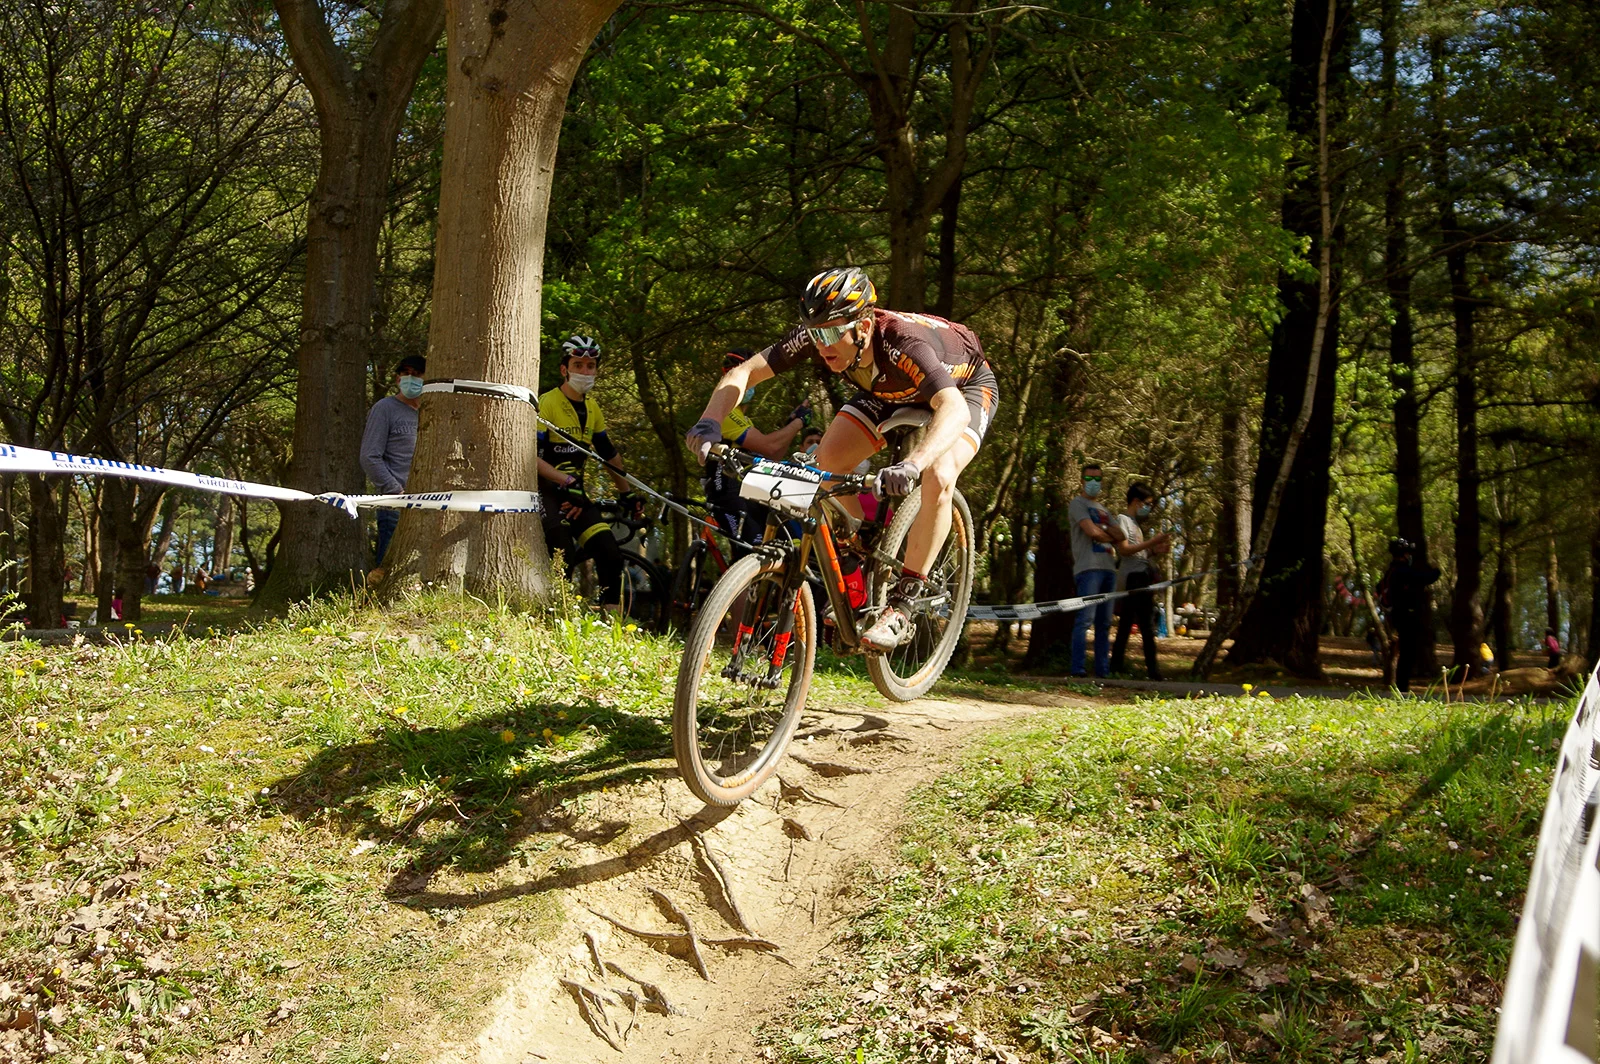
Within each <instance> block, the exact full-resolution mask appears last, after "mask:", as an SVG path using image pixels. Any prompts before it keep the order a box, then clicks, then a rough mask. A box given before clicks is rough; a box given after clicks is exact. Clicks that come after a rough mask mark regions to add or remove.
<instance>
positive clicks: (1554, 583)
mask: <svg viewBox="0 0 1600 1064" xmlns="http://www.w3.org/2000/svg"><path fill="white" fill-rule="evenodd" d="M1544 623H1545V626H1546V627H1547V628H1549V629H1550V630H1551V631H1552V632H1554V633H1556V638H1557V639H1561V565H1560V562H1559V561H1558V560H1557V557H1556V534H1555V532H1554V531H1551V533H1550V535H1549V537H1548V538H1547V539H1546V540H1545V552H1544ZM1562 645H1563V646H1565V645H1566V640H1562Z"/></svg>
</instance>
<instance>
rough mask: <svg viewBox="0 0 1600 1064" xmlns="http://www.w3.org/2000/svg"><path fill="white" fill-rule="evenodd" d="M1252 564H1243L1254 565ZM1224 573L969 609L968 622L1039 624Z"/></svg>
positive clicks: (1186, 576)
mask: <svg viewBox="0 0 1600 1064" xmlns="http://www.w3.org/2000/svg"><path fill="white" fill-rule="evenodd" d="M1251 561H1253V559H1252V560H1250V561H1245V562H1242V563H1240V564H1241V565H1250V564H1251ZM1220 572H1222V568H1221V567H1219V568H1216V569H1207V570H1206V571H1205V572H1203V573H1185V574H1184V575H1183V576H1177V577H1173V578H1172V579H1171V580H1163V581H1161V582H1160V583H1157V584H1151V585H1149V586H1148V587H1139V588H1134V589H1133V590H1132V591H1107V592H1104V593H1103V594H1099V595H1079V596H1077V597H1076V598H1064V599H1052V600H1051V601H1049V602H1019V603H1017V604H1016V605H1015V606H968V607H967V620H969V621H1036V620H1038V619H1039V618H1040V617H1043V616H1045V615H1046V614H1049V613H1076V612H1077V611H1078V610H1082V609H1088V608H1089V607H1090V606H1098V605H1099V604H1100V603H1102V602H1110V601H1112V600H1113V599H1120V598H1127V597H1128V596H1129V595H1137V594H1140V593H1141V592H1146V591H1164V590H1166V589H1167V588H1169V587H1176V586H1177V585H1179V584H1182V583H1186V582H1188V581H1190V580H1199V579H1200V578H1201V577H1204V576H1211V575H1212V574H1214V573H1220Z"/></svg>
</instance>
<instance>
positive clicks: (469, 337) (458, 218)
mask: <svg viewBox="0 0 1600 1064" xmlns="http://www.w3.org/2000/svg"><path fill="white" fill-rule="evenodd" d="M617 4H618V0H565V2H562V0H530V2H527V3H523V4H517V5H513V6H510V7H507V6H504V4H503V2H502V0H450V3H449V5H448V14H449V32H448V38H449V42H450V51H449V71H450V73H449V80H448V81H447V82H446V85H445V99H446V103H447V106H448V108H449V118H448V120H447V121H446V122H445V136H444V170H443V175H442V180H441V183H440V193H439V237H438V250H437V254H436V261H437V264H438V265H437V267H436V269H435V272H434V283H433V317H432V321H431V325H430V331H429V336H428V350H429V359H430V362H429V366H428V372H429V375H430V376H434V377H465V378H471V379H476V380H487V381H496V382H499V383H504V384H516V385H521V386H523V387H527V388H535V387H537V385H538V381H539V305H540V295H541V290H542V283H543V270H544V244H545V220H546V218H545V215H546V208H547V207H548V205H549V201H550V185H551V173H552V171H553V170H554V168H555V158H556V145H557V143H558V141H559V139H560V136H561V119H562V115H563V113H564V112H565V109H566V102H567V92H568V90H569V89H570V88H571V87H572V79H573V77H574V75H576V73H577V70H578V65H579V63H580V62H581V61H582V59H583V55H584V52H585V51H586V50H587V48H588V46H589V42H590V41H592V40H594V36H595V34H596V33H598V32H599V30H600V27H601V26H603V25H604V24H605V20H606V19H607V18H608V17H610V15H611V13H612V12H613V11H614V10H615V9H616V7H617ZM534 433H535V421H534V412H533V409H532V408H531V407H529V406H528V405H527V404H525V403H519V402H510V401H505V400H494V399H485V398H482V397H479V396H469V395H455V394H449V393H445V394H439V393H430V394H428V395H426V396H425V397H424V398H423V402H422V416H421V420H420V424H419V426H418V431H417V451H416V456H415V459H414V461H413V464H412V467H411V481H410V484H409V486H410V487H412V488H413V489H415V490H419V491H442V490H450V489H457V488H531V487H533V486H534V485H535V484H536V483H537V478H538V473H537V468H536V465H535V440H534ZM389 551H390V562H389V564H387V565H386V566H385V567H386V568H387V569H388V570H389V577H388V579H386V580H385V582H384V585H383V586H384V588H385V589H386V593H390V594H393V593H394V592H395V591H397V590H399V589H401V588H403V587H405V586H407V585H408V584H409V583H411V582H412V581H414V580H415V578H417V577H420V578H421V579H422V580H424V581H429V582H431V583H433V584H435V585H436V586H443V587H449V588H457V589H464V590H466V591H468V592H470V593H472V594H476V595H479V596H484V597H490V596H492V597H496V598H501V597H503V598H504V599H505V600H509V601H519V602H529V601H537V600H541V599H543V598H544V597H545V596H546V594H547V592H548V587H549V571H548V570H549V560H548V558H547V557H546V555H545V548H544V536H543V532H542V529H541V528H540V524H539V519H538V518H537V517H536V516H534V515H532V514H496V515H487V516H485V515H479V514H460V513H441V512H437V511H422V510H412V511H407V512H406V513H405V514H404V515H403V516H402V517H401V520H400V527H399V530H398V531H397V532H396V534H395V539H394V543H393V544H392V545H391V546H390V548H389ZM278 564H279V565H280V566H281V565H282V564H283V562H282V561H281V560H280V561H279V563H278Z"/></svg>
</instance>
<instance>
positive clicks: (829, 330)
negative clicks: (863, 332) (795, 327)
mask: <svg viewBox="0 0 1600 1064" xmlns="http://www.w3.org/2000/svg"><path fill="white" fill-rule="evenodd" d="M857 320H858V321H859V319H857ZM855 327H856V322H854V321H847V322H845V323H844V324H843V325H811V326H807V328H806V335H807V336H809V337H811V342H812V343H814V344H816V345H817V346H818V347H828V346H830V345H832V344H836V343H838V342H839V341H840V340H842V339H844V334H845V333H847V332H849V331H850V330H851V329H854V328H855Z"/></svg>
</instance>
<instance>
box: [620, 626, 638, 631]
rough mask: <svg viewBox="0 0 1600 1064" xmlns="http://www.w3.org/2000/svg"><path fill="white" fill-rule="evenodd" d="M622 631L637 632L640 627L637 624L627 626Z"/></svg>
mask: <svg viewBox="0 0 1600 1064" xmlns="http://www.w3.org/2000/svg"><path fill="white" fill-rule="evenodd" d="M622 630H623V631H624V632H637V631H638V630H639V626H638V625H636V624H627V625H623V626H622Z"/></svg>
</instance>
